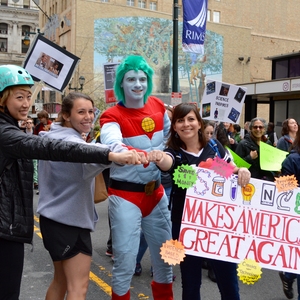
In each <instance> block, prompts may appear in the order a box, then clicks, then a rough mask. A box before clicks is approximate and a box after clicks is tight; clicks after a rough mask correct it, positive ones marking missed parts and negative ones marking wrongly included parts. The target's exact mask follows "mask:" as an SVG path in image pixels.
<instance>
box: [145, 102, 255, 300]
mask: <svg viewBox="0 0 300 300" xmlns="http://www.w3.org/2000/svg"><path fill="white" fill-rule="evenodd" d="M215 142H216V144H217V147H218V151H219V153H220V158H221V159H223V160H224V161H226V162H228V163H230V164H231V162H230V158H229V157H228V156H227V154H226V152H225V150H224V148H223V147H222V145H221V144H220V143H219V142H218V141H217V140H216V141H215ZM215 156H216V151H215V149H213V148H212V147H211V146H210V145H209V143H207V140H206V138H205V135H204V125H203V121H202V119H201V117H200V114H199V112H198V110H197V107H196V106H195V105H194V104H188V103H181V104H179V105H177V106H176V107H175V108H174V113H173V119H172V124H171V130H170V137H169V139H168V142H167V148H166V149H165V150H164V151H161V150H153V151H151V152H150V153H148V160H149V161H150V162H154V163H155V164H156V165H157V167H158V168H159V169H161V170H163V171H168V172H170V174H171V175H172V174H173V173H174V172H175V170H176V168H177V167H179V166H180V165H182V164H188V165H196V166H198V165H199V163H200V162H205V161H207V160H208V159H212V158H214V157H215ZM178 157H181V158H180V161H178V159H177V158H178ZM234 173H236V174H238V184H240V185H241V186H245V185H246V184H247V183H248V182H249V180H250V172H249V171H248V170H247V169H246V168H240V169H239V168H237V167H234ZM185 197H186V189H182V188H181V187H179V186H177V185H175V184H174V185H173V188H172V194H171V201H172V211H171V219H172V235H173V239H174V240H175V239H177V240H178V239H179V232H180V226H181V220H182V213H183V208H184V203H185ZM202 260H203V258H202V257H199V256H193V255H186V257H185V258H184V260H183V261H182V262H181V263H180V270H181V280H182V300H198V299H200V287H201V281H202V274H201V270H202ZM210 261H211V264H212V267H213V269H214V272H215V275H216V280H217V284H218V287H219V290H220V293H221V299H222V300H239V299H240V297H239V287H238V279H237V270H236V268H237V266H236V264H235V263H231V262H225V261H220V260H214V259H211V260H210Z"/></svg>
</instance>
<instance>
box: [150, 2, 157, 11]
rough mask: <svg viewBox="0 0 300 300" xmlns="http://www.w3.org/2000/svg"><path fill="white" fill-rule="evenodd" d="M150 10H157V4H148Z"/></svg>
mask: <svg viewBox="0 0 300 300" xmlns="http://www.w3.org/2000/svg"><path fill="white" fill-rule="evenodd" d="M150 9H151V10H157V4H156V2H150Z"/></svg>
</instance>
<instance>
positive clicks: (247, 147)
mask: <svg viewBox="0 0 300 300" xmlns="http://www.w3.org/2000/svg"><path fill="white" fill-rule="evenodd" d="M266 130H267V122H266V121H265V120H264V119H262V118H254V119H252V120H251V122H250V125H249V134H247V135H245V138H244V139H243V140H241V141H240V142H239V143H238V145H237V148H236V154H237V155H239V156H240V157H241V158H242V159H244V160H245V161H246V162H247V163H249V164H251V167H250V168H249V171H250V172H251V177H253V178H258V179H264V180H270V181H273V180H274V176H273V174H272V172H270V171H264V170H262V169H261V168H260V163H259V154H260V151H259V146H260V143H267V144H270V142H269V141H268V139H267V138H266V137H265V132H266ZM274 171H276V170H274Z"/></svg>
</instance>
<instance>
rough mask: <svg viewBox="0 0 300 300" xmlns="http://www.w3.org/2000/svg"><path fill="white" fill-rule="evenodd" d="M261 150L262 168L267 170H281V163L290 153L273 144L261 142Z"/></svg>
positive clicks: (260, 162)
mask: <svg viewBox="0 0 300 300" xmlns="http://www.w3.org/2000/svg"><path fill="white" fill-rule="evenodd" d="M259 150H260V156H259V164H260V168H261V169H262V170H266V171H279V170H281V164H282V162H283V161H284V159H285V158H286V156H287V155H288V154H289V153H288V152H286V151H282V150H280V149H277V148H275V147H273V146H271V145H268V144H267V143H260V144H259ZM274 157H276V159H274Z"/></svg>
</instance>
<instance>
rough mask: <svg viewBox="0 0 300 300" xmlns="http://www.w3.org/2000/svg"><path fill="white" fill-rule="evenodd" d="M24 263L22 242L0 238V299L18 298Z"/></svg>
mask: <svg viewBox="0 0 300 300" xmlns="http://www.w3.org/2000/svg"><path fill="white" fill-rule="evenodd" d="M23 264H24V244H23V243H17V242H12V241H7V240H4V239H1V238H0V300H18V299H19V294H20V287H21V279H22V272H23Z"/></svg>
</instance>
